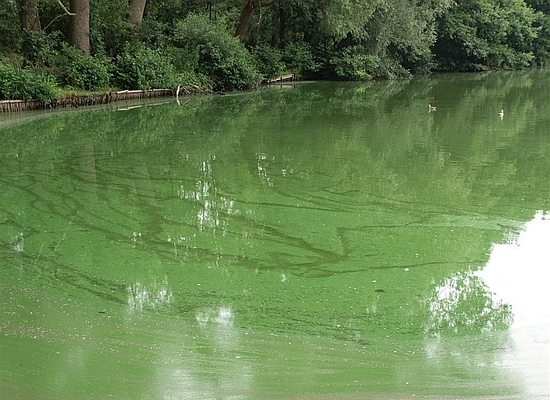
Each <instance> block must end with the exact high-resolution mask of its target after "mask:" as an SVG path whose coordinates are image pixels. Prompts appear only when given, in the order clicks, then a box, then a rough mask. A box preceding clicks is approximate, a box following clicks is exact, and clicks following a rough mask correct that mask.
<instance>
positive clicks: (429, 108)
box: [428, 104, 437, 112]
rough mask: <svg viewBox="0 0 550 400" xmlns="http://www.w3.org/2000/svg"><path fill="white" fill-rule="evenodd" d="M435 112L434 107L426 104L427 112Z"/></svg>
mask: <svg viewBox="0 0 550 400" xmlns="http://www.w3.org/2000/svg"><path fill="white" fill-rule="evenodd" d="M436 110H437V107H436V106H432V105H431V104H428V112H432V111H436Z"/></svg>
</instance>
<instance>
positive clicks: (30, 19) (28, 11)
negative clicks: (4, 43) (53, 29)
mask: <svg viewBox="0 0 550 400" xmlns="http://www.w3.org/2000/svg"><path fill="white" fill-rule="evenodd" d="M19 23H20V24H21V29H30V30H33V31H36V32H40V31H41V30H42V27H41V26H40V18H39V17H38V7H37V5H36V2H35V0H19Z"/></svg>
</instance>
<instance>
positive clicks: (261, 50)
mask: <svg viewBox="0 0 550 400" xmlns="http://www.w3.org/2000/svg"><path fill="white" fill-rule="evenodd" d="M253 54H254V56H255V58H256V63H257V65H258V70H259V72H260V74H261V75H262V77H263V79H269V78H274V77H276V76H281V75H282V74H284V73H285V72H286V65H285V63H284V62H283V56H282V54H281V51H280V50H279V49H277V48H275V47H271V46H269V45H267V44H264V45H258V46H256V47H255V48H254V51H253Z"/></svg>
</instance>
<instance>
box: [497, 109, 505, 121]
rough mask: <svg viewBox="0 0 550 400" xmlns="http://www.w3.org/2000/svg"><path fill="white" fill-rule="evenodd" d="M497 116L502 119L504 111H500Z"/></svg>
mask: <svg viewBox="0 0 550 400" xmlns="http://www.w3.org/2000/svg"><path fill="white" fill-rule="evenodd" d="M498 115H499V117H500V119H502V118H504V110H500V112H499V113H498Z"/></svg>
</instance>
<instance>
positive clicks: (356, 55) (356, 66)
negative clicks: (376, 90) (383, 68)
mask: <svg viewBox="0 0 550 400" xmlns="http://www.w3.org/2000/svg"><path fill="white" fill-rule="evenodd" d="M329 64H330V65H331V66H332V68H333V69H334V74H335V75H336V77H338V78H339V79H347V80H368V79H370V78H371V72H372V71H373V69H374V68H376V66H377V65H378V58H377V57H375V56H372V55H368V54H365V51H364V48H363V47H362V46H348V47H344V48H343V49H341V50H340V51H338V52H335V53H334V54H333V56H332V57H331V59H330V60H329Z"/></svg>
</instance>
